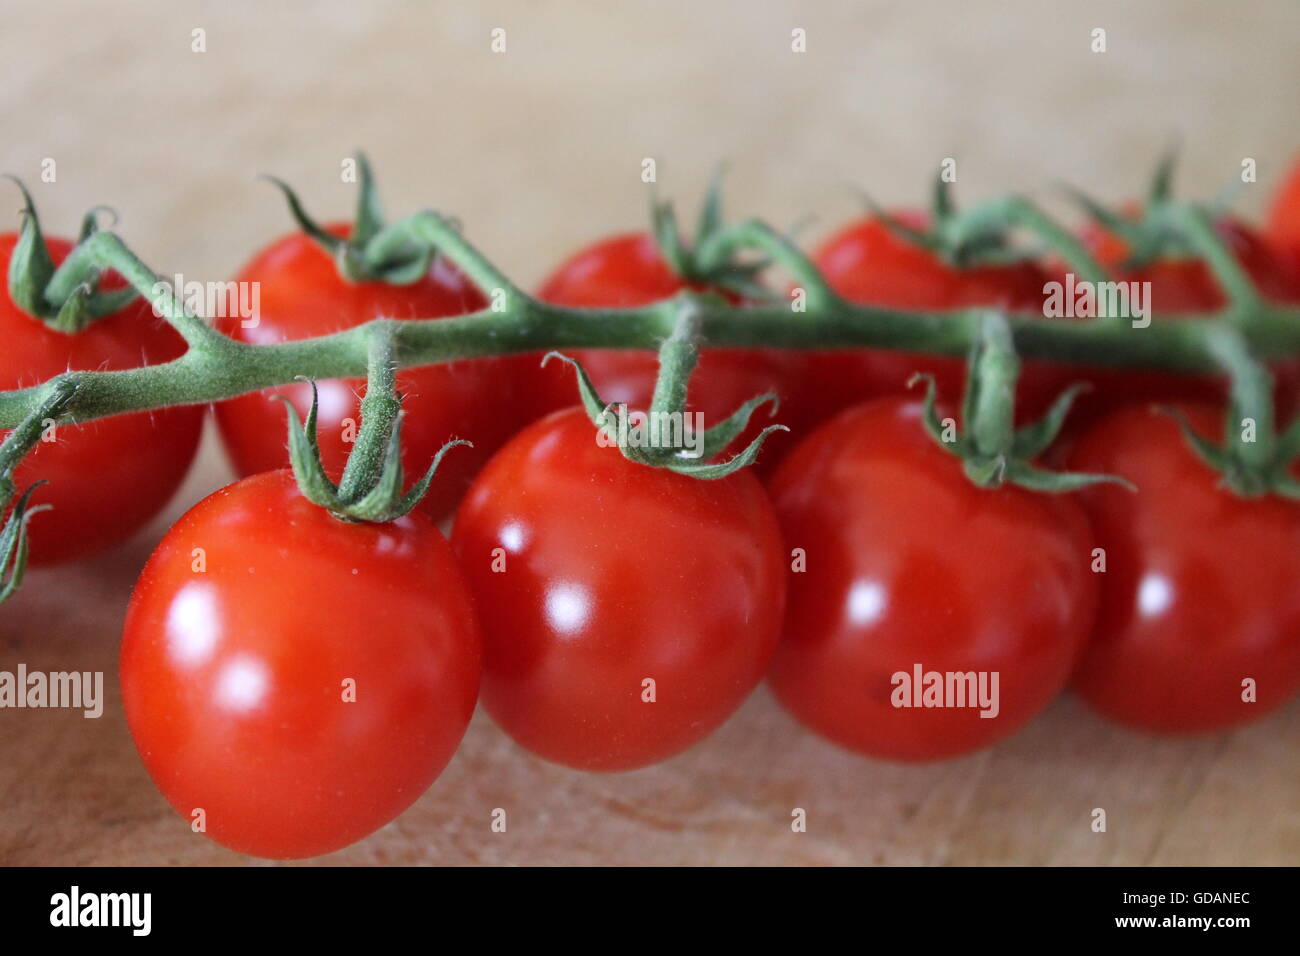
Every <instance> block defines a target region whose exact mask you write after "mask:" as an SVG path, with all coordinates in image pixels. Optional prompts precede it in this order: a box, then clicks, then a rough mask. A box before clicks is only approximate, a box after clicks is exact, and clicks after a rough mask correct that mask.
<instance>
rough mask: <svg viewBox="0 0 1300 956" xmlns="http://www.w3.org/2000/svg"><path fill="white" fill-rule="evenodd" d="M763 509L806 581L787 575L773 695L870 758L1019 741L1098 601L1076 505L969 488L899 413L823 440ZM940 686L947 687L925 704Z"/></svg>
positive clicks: (858, 413) (902, 409) (954, 462)
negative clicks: (936, 679)
mask: <svg viewBox="0 0 1300 956" xmlns="http://www.w3.org/2000/svg"><path fill="white" fill-rule="evenodd" d="M771 493H772V500H773V504H774V505H775V507H776V512H777V517H778V519H779V520H780V522H781V528H782V530H783V531H784V533H785V544H786V547H787V548H790V549H798V551H800V552H802V554H803V555H804V556H805V562H806V564H805V566H804V567H803V568H795V569H793V570H792V573H791V574H790V575H789V588H790V590H789V600H788V604H787V608H786V616H785V630H784V633H783V634H782V638H781V641H780V643H779V644H778V645H777V651H776V655H775V657H774V658H773V661H772V669H771V674H770V678H769V679H770V683H771V686H772V689H773V691H774V692H775V694H776V696H777V699H778V700H779V701H780V702H781V703H782V704H783V705H784V706H785V707H786V708H787V709H788V710H789V711H790V712H791V713H792V714H793V715H794V716H795V717H796V718H798V719H799V720H800V721H801V722H803V723H804V724H806V725H807V726H809V727H810V728H812V729H813V730H815V731H816V732H817V733H819V734H821V735H823V736H825V737H827V738H829V739H830V740H832V741H834V742H836V743H838V744H840V745H842V746H844V747H848V748H850V749H852V750H856V751H859V752H861V753H864V754H868V755H871V756H876V757H886V758H892V759H897V760H932V759H937V758H943V757H951V756H956V755H958V754H963V753H969V752H970V751H973V750H976V749H978V748H980V747H983V746H986V745H988V744H990V743H992V742H994V741H996V740H998V739H1000V738H1003V737H1005V736H1007V735H1008V734H1010V733H1012V732H1013V731H1015V730H1017V729H1018V728H1020V727H1021V726H1023V725H1024V724H1025V723H1026V722H1027V721H1028V720H1029V719H1030V718H1032V717H1033V716H1034V715H1035V714H1037V713H1038V712H1039V711H1041V710H1042V709H1043V708H1044V707H1046V706H1047V704H1048V703H1049V702H1050V701H1051V700H1052V699H1053V698H1054V697H1055V696H1056V694H1057V693H1058V692H1059V691H1060V690H1061V689H1062V688H1063V687H1064V686H1065V684H1066V682H1067V681H1068V679H1069V676H1070V673H1071V670H1072V669H1073V667H1074V665H1075V662H1076V661H1077V660H1078V657H1079V654H1080V651H1081V650H1082V648H1083V645H1084V642H1085V640H1086V638H1087V635H1088V633H1089V630H1090V628H1091V625H1092V617H1093V611H1094V606H1095V602H1096V592H1097V582H1096V580H1095V576H1094V575H1093V574H1092V573H1091V571H1090V567H1089V563H1090V561H1091V560H1092V556H1091V553H1090V552H1091V547H1092V545H1091V535H1090V533H1089V530H1088V525H1087V521H1086V519H1085V517H1084V514H1083V512H1082V510H1081V509H1080V508H1079V506H1078V505H1077V504H1076V503H1075V502H1073V501H1072V500H1070V498H1069V497H1066V496H1060V495H1045V494H1039V493H1035V492H1031V491H1026V490H1024V489H1022V488H1019V487H1015V486H1012V485H1004V486H1002V487H1000V488H996V489H986V488H979V487H976V486H975V485H974V484H972V483H971V481H970V480H969V479H968V478H967V477H966V475H965V474H964V473H963V470H962V465H961V462H960V461H959V460H958V459H957V458H956V457H955V456H952V455H950V454H948V452H946V451H944V450H943V449H942V448H940V447H938V445H936V444H935V443H934V442H933V440H932V439H931V438H930V436H929V435H928V434H927V433H926V432H925V430H924V429H923V426H922V420H921V404H920V403H919V402H916V401H912V400H908V399H904V398H883V399H878V400H875V401H871V402H867V403H865V404H862V405H858V406H855V407H853V408H851V409H849V410H847V411H845V412H843V413H842V414H840V415H839V416H837V417H836V418H833V419H831V420H830V421H829V422H827V423H825V424H823V425H822V426H821V427H820V428H818V429H817V430H816V431H815V432H813V434H812V435H810V436H809V437H808V438H807V439H805V440H804V441H803V442H802V443H801V444H800V445H798V446H797V447H796V448H795V450H794V451H793V452H792V453H791V454H790V455H788V456H787V457H786V459H785V461H784V462H783V463H782V464H781V467H780V469H778V471H777V473H776V477H775V478H774V480H773V482H772V485H771ZM935 674H937V675H940V678H941V680H942V685H941V686H942V687H944V688H947V687H948V683H949V681H950V680H951V681H952V683H953V686H952V689H951V692H950V693H949V694H948V696H940V697H931V698H928V700H929V702H928V703H927V696H926V694H925V688H926V687H927V686H931V687H932V688H933V684H932V680H933V678H932V677H931V675H935ZM949 675H955V677H952V678H950V677H949ZM918 677H920V680H917V678H918ZM995 681H996V683H994V682H995ZM935 701H938V702H939V703H941V704H943V705H944V706H932V704H933V703H934V702H935Z"/></svg>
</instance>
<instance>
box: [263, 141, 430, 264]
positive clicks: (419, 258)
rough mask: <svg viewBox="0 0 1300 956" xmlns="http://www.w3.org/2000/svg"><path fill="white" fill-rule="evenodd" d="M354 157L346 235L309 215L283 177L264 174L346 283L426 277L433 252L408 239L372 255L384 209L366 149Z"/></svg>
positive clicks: (300, 226) (381, 229) (305, 232)
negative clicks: (352, 213)
mask: <svg viewBox="0 0 1300 956" xmlns="http://www.w3.org/2000/svg"><path fill="white" fill-rule="evenodd" d="M356 161H357V172H358V196H357V211H356V217H355V219H354V220H353V223H352V230H351V232H350V234H349V235H348V237H347V238H343V237H342V236H336V235H334V234H333V233H331V232H330V231H329V230H327V229H326V228H325V227H324V226H322V225H321V224H320V223H318V222H317V221H316V220H315V219H313V218H312V217H311V216H310V215H309V214H308V213H307V210H306V209H305V208H304V206H303V204H302V201H301V200H300V199H299V198H298V194H297V193H296V192H294V190H293V188H292V187H291V186H289V184H288V183H286V182H284V180H282V179H277V178H276V177H274V176H264V177H263V178H264V179H266V180H267V181H268V182H270V183H273V184H274V185H275V186H277V187H279V189H280V191H281V192H282V193H283V194H284V198H285V200H286V202H287V203H288V205H289V214H290V215H291V216H292V217H293V220H294V222H295V223H297V225H298V228H299V229H301V230H302V231H303V233H304V234H306V235H307V236H308V237H310V238H311V239H312V240H313V241H315V242H316V244H317V245H319V246H320V247H321V248H322V249H323V250H324V251H325V252H326V253H327V254H328V255H329V256H330V258H331V259H333V260H334V263H335V265H336V266H337V268H338V270H339V274H340V275H341V276H343V278H344V279H346V280H347V281H348V282H383V283H386V284H387V285H397V286H402V285H411V284H412V283H414V282H418V281H419V280H420V279H422V278H423V277H424V276H426V275H428V273H429V266H430V264H431V263H432V262H433V258H434V256H435V255H436V252H437V250H435V249H433V248H432V247H428V246H425V245H423V244H420V243H417V242H415V241H413V240H409V239H408V240H407V241H405V242H403V243H401V244H400V245H399V246H398V249H399V251H398V252H394V251H393V250H392V249H391V248H387V247H386V246H385V248H386V251H385V253H384V255H383V256H379V255H377V254H376V253H375V251H374V250H375V249H376V248H377V247H378V243H377V242H376V240H377V239H378V237H379V235H380V233H382V232H383V231H384V217H383V210H382V208H381V206H380V204H379V191H378V189H377V187H376V185H375V177H374V173H373V172H372V170H371V168H370V162H369V160H367V159H366V157H365V154H364V153H360V152H358V153H357V154H356Z"/></svg>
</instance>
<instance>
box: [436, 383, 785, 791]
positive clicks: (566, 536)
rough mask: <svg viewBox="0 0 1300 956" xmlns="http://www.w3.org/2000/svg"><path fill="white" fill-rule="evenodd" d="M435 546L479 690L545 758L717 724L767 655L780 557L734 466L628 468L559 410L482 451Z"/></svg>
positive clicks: (757, 496)
mask: <svg viewBox="0 0 1300 956" xmlns="http://www.w3.org/2000/svg"><path fill="white" fill-rule="evenodd" d="M452 544H453V546H454V548H455V549H456V554H457V556H458V557H459V559H460V562H461V566H462V567H463V568H464V570H465V575H466V578H467V579H468V581H469V585H470V590H471V592H472V593H473V594H474V597H475V600H476V603H477V607H478V611H479V618H480V620H481V621H482V627H483V636H484V646H485V655H484V674H483V703H484V705H485V706H486V708H487V710H488V713H490V714H491V715H492V717H493V719H494V720H495V721H496V723H497V724H498V726H500V727H501V728H502V729H503V730H504V731H505V732H506V733H507V734H509V735H510V736H511V737H513V738H514V739H515V741H516V742H518V743H519V744H520V745H522V746H523V747H525V748H526V749H528V750H530V751H532V752H533V753H535V754H538V755H540V756H542V757H545V758H547V759H548V760H552V761H555V762H557V763H561V764H566V765H568V766H570V767H576V768H579V769H582V770H628V769H632V768H635V767H642V766H647V765H649V764H652V763H656V762H658V761H660V760H663V759H665V758H667V757H670V756H672V755H673V754H676V753H678V752H679V751H681V750H684V749H686V748H687V747H689V746H691V745H692V744H694V743H696V742H697V741H699V740H701V739H702V738H703V737H705V736H706V735H707V734H709V733H710V732H711V731H712V730H714V729H715V728H716V727H718V726H719V725H720V724H722V723H723V721H725V720H726V719H727V717H728V716H730V715H731V713H732V712H733V711H735V710H736V708H737V707H739V706H740V704H741V702H742V701H744V699H745V698H746V697H747V696H748V695H749V693H750V691H752V690H753V688H754V687H755V686H756V685H757V684H758V682H759V681H760V680H761V679H762V676H763V673H764V671H765V670H766V668H767V664H768V660H769V658H770V657H771V653H772V648H773V645H774V644H775V642H776V638H777V632H778V630H779V627H780V620H781V610H782V605H783V602H784V591H785V582H784V562H783V559H782V549H781V540H780V533H779V531H778V530H777V526H776V520H775V518H774V517H773V515H772V508H771V505H770V504H769V503H768V501H767V498H766V496H765V495H764V493H763V490H762V488H761V487H760V486H759V484H758V482H757V480H756V479H755V478H753V477H752V476H751V475H749V474H748V473H746V472H744V471H742V472H739V473H736V474H734V475H731V476H729V477H727V478H722V479H718V480H714V481H702V480H699V479H695V478H688V477H685V476H682V475H677V474H673V473H671V472H668V471H665V470H662V469H655V468H649V467H647V466H644V465H637V464H634V463H632V462H629V461H627V460H626V459H625V458H623V456H622V455H621V454H620V453H619V451H618V449H616V448H608V447H599V446H598V445H597V444H596V430H595V428H594V427H593V426H592V424H591V422H590V421H589V420H588V419H587V418H586V417H585V416H584V414H583V413H582V411H581V410H580V409H577V408H570V409H564V410H561V411H558V412H556V413H554V414H552V415H550V416H548V417H547V418H544V419H542V420H541V421H539V422H536V423H534V424H533V425H532V426H530V427H529V428H527V429H525V430H524V431H523V432H521V433H520V434H519V435H517V436H516V437H515V438H514V439H513V440H512V441H511V442H510V443H509V444H507V445H506V446H505V448H503V449H502V450H501V451H500V452H498V453H497V455H496V457H495V458H493V459H492V461H491V462H489V463H488V466H487V467H486V468H485V469H484V470H483V472H482V474H480V475H479V477H478V479H477V480H476V481H475V483H474V486H473V487H472V488H471V489H470V491H469V494H468V495H466V497H465V501H464V502H463V504H462V505H461V508H460V511H459V512H458V513H457V516H456V524H455V528H454V531H453V534H452ZM497 562H504V563H503V564H502V563H497ZM494 568H495V569H494ZM647 679H650V680H653V681H654V686H653V688H652V689H653V692H654V697H655V699H654V701H653V702H646V701H645V700H643V695H645V694H646V693H647V687H648V686H649V685H646V684H643V681H645V680H647Z"/></svg>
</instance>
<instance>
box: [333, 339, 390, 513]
mask: <svg viewBox="0 0 1300 956" xmlns="http://www.w3.org/2000/svg"><path fill="white" fill-rule="evenodd" d="M401 411H402V403H401V402H400V401H399V400H398V398H397V365H396V363H395V362H394V361H393V335H392V326H391V325H381V326H378V327H376V328H375V329H374V330H373V331H372V333H371V335H370V336H369V341H368V342H367V351H366V395H365V398H363V399H362V400H361V429H360V431H359V432H358V434H357V443H356V446H355V447H354V448H353V449H352V454H350V455H348V462H347V465H346V466H344V469H343V477H342V478H341V479H340V480H339V489H338V493H339V497H340V498H341V499H343V500H344V501H353V500H355V499H357V498H360V497H361V496H362V495H364V494H365V493H366V492H368V491H369V490H370V489H372V488H374V487H375V485H376V484H378V483H379V476H380V474H381V473H382V472H383V470H384V464H385V461H386V460H387V455H388V446H389V441H390V439H391V438H392V434H393V428H394V426H395V425H396V423H397V416H398V414H400V412H401Z"/></svg>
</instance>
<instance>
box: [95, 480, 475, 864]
mask: <svg viewBox="0 0 1300 956" xmlns="http://www.w3.org/2000/svg"><path fill="white" fill-rule="evenodd" d="M195 548H202V549H204V551H205V552H206V561H207V570H206V572H203V573H196V572H194V571H193V570H192V563H193V561H194V560H195V558H194V556H193V550H194V549H195ZM480 670H481V646H480V641H479V636H478V630H477V627H476V625H475V621H474V616H473V611H472V608H471V606H470V598H469V595H468V593H467V592H466V589H465V585H464V581H463V579H462V577H461V574H460V572H459V570H458V568H457V567H456V564H455V560H454V558H453V557H452V554H451V549H450V547H449V546H448V545H447V542H446V540H445V539H444V538H443V537H442V535H441V534H439V532H438V529H437V528H436V527H434V526H433V524H432V523H431V522H430V521H429V520H428V519H427V518H426V517H424V516H423V515H421V514H419V513H418V512H416V513H413V514H411V515H408V516H407V517H405V518H402V519H399V520H398V521H395V522H393V523H391V524H385V525H372V524H359V523H357V524H354V523H349V522H344V521H340V520H338V519H336V518H333V517H331V516H330V515H329V514H328V513H327V512H325V511H324V510H323V509H321V508H318V507H316V506H315V505H313V504H311V503H310V502H308V501H307V500H306V499H304V498H303V497H302V496H301V494H300V493H299V492H298V490H297V488H296V486H295V485H294V482H293V477H292V475H290V474H289V473H288V472H287V471H276V472H268V473H266V474H262V475H255V476H253V477H251V478H246V479H243V480H242V481H239V482H237V483H235V484H234V485H231V486H229V487H227V488H224V489H222V490H221V491H218V492H216V493H215V494H213V495H211V496H209V497H207V498H205V499H204V500H203V501H201V502H199V503H198V504H197V505H195V506H194V507H193V508H192V509H191V510H190V511H189V512H187V513H186V514H185V515H184V516H183V517H182V518H181V519H180V520H179V521H178V522H177V523H176V525H175V526H174V527H173V528H172V530H171V531H170V532H169V533H168V534H167V536H166V537H165V538H164V539H163V541H162V543H161V544H159V546H158V549H157V551H155V552H154V554H153V556H152V557H151V558H150V559H149V563H148V564H147V565H146V566H145V569H144V572H143V573H142V574H141V576H140V580H139V582H138V583H137V584H136V587H135V591H134V593H133V594H132V597H131V605H130V608H129V610H128V611H127V616H126V625H125V628H124V632H123V638H122V655H121V681H122V699H123V704H124V706H125V709H126V718H127V723H128V725H129V726H130V729H131V735H132V737H134V739H135V743H136V747H137V748H138V749H139V751H140V756H141V758H142V759H143V760H144V764H145V767H146V768H147V769H148V771H149V774H150V776H151V777H153V780H154V783H156V784H157V785H158V788H159V789H160V790H162V792H163V795H164V796H166V798H167V800H168V801H169V802H170V803H171V805H172V806H173V807H174V808H175V809H176V811H177V812H178V813H180V814H181V815H182V816H183V817H184V818H185V819H186V820H192V817H191V814H192V812H193V810H194V809H195V808H196V807H202V808H203V809H204V810H205V811H206V818H207V836H209V837H211V838H212V839H213V840H215V841H216V842H218V843H220V844H222V845H223V846H226V847H229V848H230V849H233V850H237V851H239V852H241V853H249V854H252V855H254V856H261V857H268V858H273V859H291V858H300V857H308V856H318V855H320V854H322V853H328V852H330V851H332V850H337V849H340V848H341V847H345V846H347V845H348V844H350V843H353V842H355V841H357V840H359V839H361V838H362V837H364V836H366V835H367V834H369V833H372V832H374V831H375V830H377V829H378V828H379V827H381V826H383V825H384V824H386V823H388V822H389V821H390V820H392V819H393V818H394V817H396V816H397V815H398V814H399V813H401V812H402V811H403V810H404V809H406V807H408V806H410V804H411V803H412V802H414V801H415V799H416V798H417V797H419V796H420V794H422V793H423V792H424V790H425V789H426V788H427V787H428V786H429V785H430V784H431V783H432V782H433V781H434V779H435V778H436V777H437V776H438V774H439V773H440V772H441V771H442V769H443V767H445V766H446V764H447V762H448V761H449V760H450V759H451V756H452V754H453V753H454V752H455V750H456V747H457V745H458V744H459V742H460V739H461V737H462V736H463V734H464V732H465V727H466V726H467V724H468V723H469V719H470V716H471V715H472V714H473V712H474V704H475V700H476V697H477V692H478V682H479V675H480ZM258 675H261V677H260V678H259V676H258ZM241 676H242V678H243V680H242V682H241V680H240V678H241ZM349 678H350V679H351V680H353V681H355V700H354V701H352V702H345V701H344V700H343V681H344V680H345V679H349ZM259 680H260V681H261V684H260V686H259Z"/></svg>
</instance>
